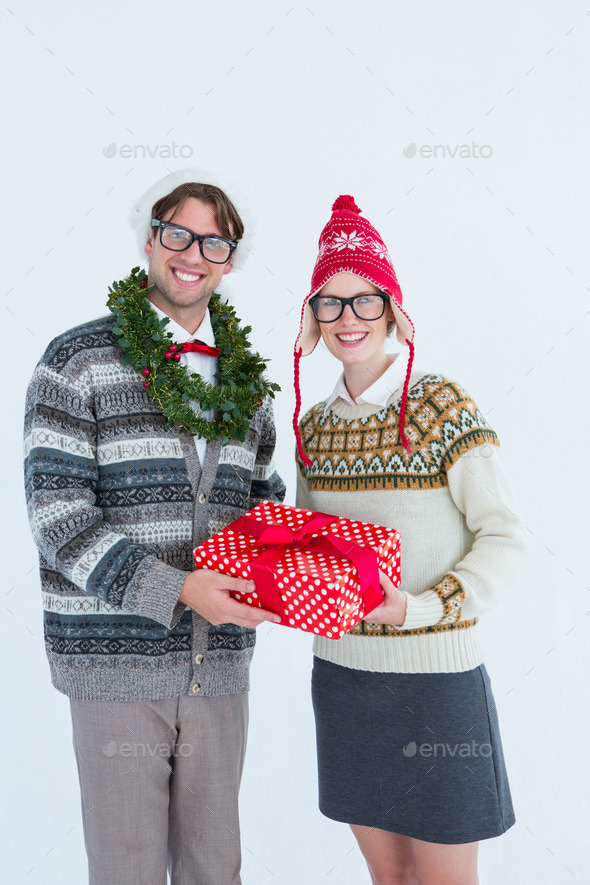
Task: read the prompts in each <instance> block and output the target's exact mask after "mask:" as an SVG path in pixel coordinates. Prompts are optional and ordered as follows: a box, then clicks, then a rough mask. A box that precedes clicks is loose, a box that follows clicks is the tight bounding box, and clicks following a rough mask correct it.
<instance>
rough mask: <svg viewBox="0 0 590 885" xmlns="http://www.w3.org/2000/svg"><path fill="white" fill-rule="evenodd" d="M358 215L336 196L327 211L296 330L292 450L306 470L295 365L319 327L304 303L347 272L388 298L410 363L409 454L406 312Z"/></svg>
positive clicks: (383, 253)
mask: <svg viewBox="0 0 590 885" xmlns="http://www.w3.org/2000/svg"><path fill="white" fill-rule="evenodd" d="M360 213H361V210H360V209H359V207H358V206H357V205H356V203H355V201H354V199H353V198H352V197H349V196H340V197H338V199H337V200H336V202H335V203H334V205H333V206H332V217H331V218H330V220H329V221H328V223H327V224H326V226H325V227H324V229H323V231H322V232H321V234H320V239H319V244H318V245H319V254H318V257H317V261H316V264H315V267H314V269H313V274H312V277H311V291H310V293H309V295H308V296H307V298H306V299H305V301H304V302H303V308H302V311H301V324H300V326H299V334H298V336H297V340H296V342H295V401H296V405H295V414H294V416H293V429H294V430H295V436H296V438H297V449H298V451H299V456H300V458H301V460H302V461H303V463H304V464H308V465H311V463H312V462H311V461H310V459H309V458H308V457H307V455H306V454H305V452H304V451H303V446H302V443H301V436H300V433H299V412H300V410H301V393H300V390H299V361H300V359H301V357H302V356H308V354H310V353H312V351H313V350H314V349H315V347H316V344H317V343H318V341H319V340H320V337H321V334H320V327H319V324H318V321H317V320H316V318H315V317H314V315H313V311H312V309H311V307H310V305H309V299H310V298H311V297H312V296H313V295H315V294H316V293H317V292H319V291H320V289H321V288H322V287H323V286H325V284H326V283H327V282H328V280H330V279H331V278H332V277H333V276H335V275H336V274H337V273H342V272H347V273H354V274H357V275H358V276H359V277H362V278H363V279H365V280H367V281H368V282H369V283H373V285H374V286H376V287H377V288H378V289H380V290H381V291H382V292H385V293H387V294H388V295H389V301H390V304H391V307H392V310H393V313H394V316H395V323H396V328H397V340H398V341H399V342H400V343H401V344H407V345H408V347H409V348H410V359H409V360H408V368H407V371H406V378H405V381H404V389H403V394H402V401H401V406H400V416H399V433H400V438H401V440H402V443H403V446H404V448H405V450H406V451H407V452H408V453H410V452H411V448H410V446H409V444H408V441H407V439H406V435H405V432H404V419H405V413H406V401H407V397H408V383H409V380H410V374H411V371H412V363H413V360H414V324H413V322H412V320H411V319H410V317H409V316H408V314H407V313H406V312H405V310H403V309H402V290H401V289H400V287H399V283H398V281H397V277H396V275H395V270H394V269H393V264H392V263H391V258H390V257H389V253H388V251H387V246H386V245H385V243H384V242H383V240H382V239H381V237H380V235H379V233H378V231H376V230H375V228H374V227H373V225H372V224H371V223H370V222H369V221H367V219H366V218H363V217H362V216H361V214H360Z"/></svg>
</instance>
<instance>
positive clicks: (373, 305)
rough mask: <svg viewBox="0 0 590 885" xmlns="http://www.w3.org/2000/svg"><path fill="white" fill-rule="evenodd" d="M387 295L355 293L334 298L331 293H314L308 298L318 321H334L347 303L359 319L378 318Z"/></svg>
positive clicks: (387, 299) (387, 297) (382, 312)
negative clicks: (345, 296) (348, 296)
mask: <svg viewBox="0 0 590 885" xmlns="http://www.w3.org/2000/svg"><path fill="white" fill-rule="evenodd" d="M388 301H389V295H355V296H354V298H336V297H332V296H331V295H314V296H313V298H310V299H309V304H310V307H311V309H312V311H313V315H314V317H315V318H316V320H317V321H318V323H335V322H336V320H339V319H340V317H341V316H342V314H343V312H344V308H345V307H346V305H347V304H349V305H350V307H351V308H352V312H353V313H354V315H355V316H357V317H358V318H359V320H369V322H372V321H373V320H379V319H381V317H382V316H383V314H384V313H385V305H386V304H387V302H388Z"/></svg>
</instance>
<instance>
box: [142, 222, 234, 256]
mask: <svg viewBox="0 0 590 885" xmlns="http://www.w3.org/2000/svg"><path fill="white" fill-rule="evenodd" d="M151 226H152V227H159V228H160V243H161V244H162V246H164V248H165V249H170V250H171V251H172V252H184V250H185V249H189V248H190V247H191V246H192V244H193V243H194V242H195V240H198V243H199V249H200V251H201V255H202V256H203V258H204V259H205V261H210V262H211V263H212V264H225V263H226V262H228V261H229V259H230V258H231V257H232V253H233V252H234V250H235V248H236V247H237V245H238V244H237V243H235V242H234V241H233V240H225V239H224V238H223V237H215V236H203V234H194V233H193V232H192V230H189V229H188V227H181V226H180V225H179V224H172V222H170V221H160V220H159V219H158V218H152V222H151Z"/></svg>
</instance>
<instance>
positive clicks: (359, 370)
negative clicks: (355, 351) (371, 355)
mask: <svg viewBox="0 0 590 885" xmlns="http://www.w3.org/2000/svg"><path fill="white" fill-rule="evenodd" d="M398 356H399V353H384V354H383V359H382V360H380V361H379V362H378V363H374V364H372V365H369V364H368V363H355V364H351V363H348V364H347V365H344V364H343V365H342V367H343V369H344V383H345V384H346V389H347V390H348V392H349V394H350V396H351V397H352V399H353V400H356V399H357V397H359V396H360V395H361V393H364V392H365V390H367V389H368V388H369V387H370V386H371V385H372V384H374V383H375V381H377V379H378V378H380V377H381V375H383V373H384V372H386V371H387V369H389V367H390V366H391V364H392V363H393V362H394V361H395V360H396V359H397V357H398Z"/></svg>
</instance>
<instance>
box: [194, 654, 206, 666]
mask: <svg viewBox="0 0 590 885" xmlns="http://www.w3.org/2000/svg"><path fill="white" fill-rule="evenodd" d="M203 657H204V655H202V654H201V653H200V652H199V654H198V655H195V664H202V663H203Z"/></svg>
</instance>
